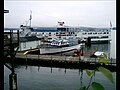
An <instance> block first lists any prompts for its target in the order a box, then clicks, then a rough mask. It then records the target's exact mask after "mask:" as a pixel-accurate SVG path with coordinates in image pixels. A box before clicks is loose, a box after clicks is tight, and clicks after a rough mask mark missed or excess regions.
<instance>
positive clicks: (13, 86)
mask: <svg viewBox="0 0 120 90" xmlns="http://www.w3.org/2000/svg"><path fill="white" fill-rule="evenodd" d="M9 84H10V90H17V74H15V73H11V74H10V75H9Z"/></svg>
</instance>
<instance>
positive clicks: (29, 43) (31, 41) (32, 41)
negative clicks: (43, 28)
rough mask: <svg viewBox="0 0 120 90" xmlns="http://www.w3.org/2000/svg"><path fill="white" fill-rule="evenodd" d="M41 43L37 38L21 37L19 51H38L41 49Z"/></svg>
mask: <svg viewBox="0 0 120 90" xmlns="http://www.w3.org/2000/svg"><path fill="white" fill-rule="evenodd" d="M40 43H41V42H40V39H39V38H37V37H36V36H28V37H20V43H19V50H18V51H24V50H30V49H36V48H38V47H39V45H40Z"/></svg>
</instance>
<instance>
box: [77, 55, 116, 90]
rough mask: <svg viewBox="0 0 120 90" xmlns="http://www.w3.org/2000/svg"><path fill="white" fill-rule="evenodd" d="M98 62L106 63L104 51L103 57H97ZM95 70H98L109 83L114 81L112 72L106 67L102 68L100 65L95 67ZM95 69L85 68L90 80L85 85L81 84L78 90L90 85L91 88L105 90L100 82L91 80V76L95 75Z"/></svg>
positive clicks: (86, 89)
mask: <svg viewBox="0 0 120 90" xmlns="http://www.w3.org/2000/svg"><path fill="white" fill-rule="evenodd" d="M100 62H102V63H104V64H107V63H108V60H107V54H106V53H103V57H99V61H98V63H100ZM97 70H98V71H100V72H101V73H102V74H103V75H104V76H105V77H106V78H107V79H108V80H109V81H110V82H111V83H114V81H113V76H112V72H111V71H110V70H108V69H107V68H104V67H102V66H99V67H97ZM97 70H96V69H95V70H88V69H86V70H85V71H86V74H87V76H88V77H90V81H89V84H88V85H87V86H83V87H81V88H80V89H79V90H88V89H89V88H90V87H92V88H93V90H105V88H104V86H103V85H102V84H100V83H98V82H92V78H93V76H94V75H95V72H96V71H97Z"/></svg>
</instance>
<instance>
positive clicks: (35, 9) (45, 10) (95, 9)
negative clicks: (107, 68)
mask: <svg viewBox="0 0 120 90" xmlns="http://www.w3.org/2000/svg"><path fill="white" fill-rule="evenodd" d="M4 9H7V10H9V13H5V14H4V27H12V28H19V27H20V25H21V24H23V25H26V24H27V23H28V21H29V18H30V11H32V20H31V22H32V23H31V26H33V27H42V26H57V25H58V23H57V22H58V21H62V22H65V25H66V26H85V27H102V28H103V27H110V21H111V23H112V26H113V27H116V1H115V0H102V1H99V0H89V1H88V0H85V1H83V0H80V1H79V0H76V1H72V0H71V1H67V0H66V1H62V0H61V1H59V0H58V1H51V0H50V1H49V0H44V1H38V0H35V1H32V0H29V1H28V0H26V1H25V0H18V1H16V0H5V1H4ZM27 25H29V23H28V24H27Z"/></svg>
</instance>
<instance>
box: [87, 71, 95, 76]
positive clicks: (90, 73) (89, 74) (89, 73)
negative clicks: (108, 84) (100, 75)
mask: <svg viewBox="0 0 120 90" xmlns="http://www.w3.org/2000/svg"><path fill="white" fill-rule="evenodd" d="M85 71H86V73H87V75H88V76H92V75H93V73H94V71H93V70H91V71H90V70H88V69H86V70H85Z"/></svg>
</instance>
